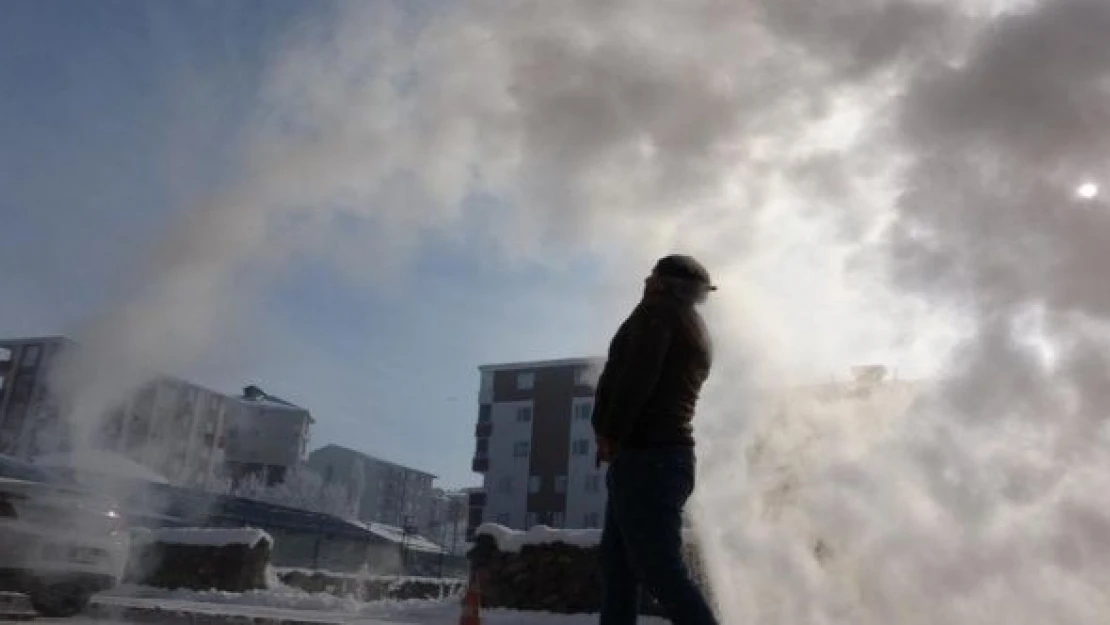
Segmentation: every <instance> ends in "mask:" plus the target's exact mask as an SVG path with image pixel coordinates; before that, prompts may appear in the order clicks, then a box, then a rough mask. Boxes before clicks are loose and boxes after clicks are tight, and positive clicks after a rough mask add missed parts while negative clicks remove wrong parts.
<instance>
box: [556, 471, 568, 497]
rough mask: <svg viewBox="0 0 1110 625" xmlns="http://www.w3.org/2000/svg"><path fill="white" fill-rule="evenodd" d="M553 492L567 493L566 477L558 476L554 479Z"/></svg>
mask: <svg viewBox="0 0 1110 625" xmlns="http://www.w3.org/2000/svg"><path fill="white" fill-rule="evenodd" d="M555 492H557V493H565V492H567V476H565V475H560V476H557V477H556V478H555Z"/></svg>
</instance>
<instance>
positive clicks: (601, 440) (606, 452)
mask: <svg viewBox="0 0 1110 625" xmlns="http://www.w3.org/2000/svg"><path fill="white" fill-rule="evenodd" d="M614 456H616V450H615V449H614V448H613V443H612V441H610V440H609V439H608V438H605V437H604V436H598V437H597V456H596V458H595V459H594V465H595V466H598V467H600V466H601V463H602V462H612V461H613V458H614Z"/></svg>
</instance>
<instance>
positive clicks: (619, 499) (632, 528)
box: [593, 255, 717, 625]
mask: <svg viewBox="0 0 1110 625" xmlns="http://www.w3.org/2000/svg"><path fill="white" fill-rule="evenodd" d="M715 289H716V287H714V286H712V283H711V282H710V280H709V273H708V272H707V271H706V270H705V268H704V267H703V266H702V265H701V264H700V263H698V262H697V261H696V260H694V259H693V258H690V257H689V256H678V255H676V256H667V257H666V258H663V259H661V260H660V261H659V262H658V263H656V265H655V268H654V270H653V271H652V273H651V275H650V276H649V277H648V278H647V281H646V284H645V288H644V296H643V299H642V300H641V302H640V303H639V305H637V306H636V308H635V310H633V311H632V314H631V315H630V316H629V317H628V319H627V320H626V321H625V322H624V323H623V324H621V326H620V329H619V330H617V333H616V336H614V337H613V341H612V344H611V345H610V347H609V358H608V361H607V362H606V364H605V369H604V371H603V372H602V374H601V378H600V379H599V380H598V385H597V393H596V397H595V399H594V414H593V426H594V432H595V434H596V436H597V445H598V458H597V461H598V463H599V464H600V463H601V462H608V463H610V464H609V472H608V476H607V478H606V485H607V487H608V491H609V498H608V502H607V504H606V509H605V529H604V530H603V532H602V539H601V561H602V574H603V579H604V585H605V588H604V593H605V594H604V601H603V603H602V608H601V625H633V624H634V623H635V622H636V618H637V609H638V606H639V598H640V589H641V587H643V588H645V589H646V590H647V591H648V592H649V593H651V595H652V596H654V597H655V599H656V600H657V601H658V602H659V604H660V605H661V606H662V607H663V609H664V610H665V611H666V613H667V616H668V617H670V619H671V621H672V622H674V623H675V624H676V625H711V624H716V622H717V620H716V618H715V617H714V616H713V612H712V610H711V609H710V607H709V604H708V602H707V601H706V599H705V596H704V595H703V594H702V592H701V590H700V589H699V588H698V586H697V585H696V584H695V583H694V582H693V580H692V579H691V577H690V573H689V571H688V570H687V568H686V564H685V562H684V561H683V559H682V511H683V508H684V506H685V505H686V501H687V499H689V497H690V495H691V493H692V492H693V490H694V468H695V457H694V434H693V427H692V425H691V420H692V419H693V417H694V409H695V407H696V406H697V401H698V395H699V393H700V392H701V387H702V384H704V382H705V380H706V378H708V377H709V369H710V365H711V361H712V349H711V344H710V340H709V334H708V332H707V331H706V328H705V323H704V322H703V321H702V318H701V315H700V314H698V312H697V310H696V309H695V306H696V305H697V304H700V303H702V302H704V301H705V299H706V297H707V296H708V294H709V292H710V291H713V290H715Z"/></svg>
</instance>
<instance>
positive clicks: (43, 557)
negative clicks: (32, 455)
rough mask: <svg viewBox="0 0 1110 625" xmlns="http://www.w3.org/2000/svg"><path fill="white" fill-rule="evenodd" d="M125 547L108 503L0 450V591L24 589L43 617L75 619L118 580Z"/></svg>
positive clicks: (121, 530) (119, 525)
mask: <svg viewBox="0 0 1110 625" xmlns="http://www.w3.org/2000/svg"><path fill="white" fill-rule="evenodd" d="M128 546H129V540H128V536H127V532H126V531H125V529H124V527H123V522H122V517H121V515H120V513H119V511H118V510H117V508H116V507H115V505H113V504H112V503H111V502H109V501H106V500H104V499H102V498H99V497H96V496H93V495H91V494H88V493H84V492H81V491H80V490H78V489H77V488H76V487H73V486H71V485H69V484H67V483H66V482H65V481H64V480H63V479H61V478H60V477H59V476H57V475H55V474H53V473H51V472H48V471H46V470H43V469H41V468H39V467H36V466H33V465H30V464H27V463H24V462H21V461H19V460H16V459H14V458H11V457H9V456H4V455H0V590H7V591H14V592H21V593H26V594H27V595H28V596H29V598H30V601H31V605H32V606H33V607H34V608H35V610H36V611H38V612H39V613H40V614H42V615H44V616H51V617H68V616H73V615H75V614H78V613H80V612H81V611H82V610H84V608H85V606H86V605H87V604H88V602H89V599H90V598H91V597H92V595H93V594H95V593H97V592H101V591H103V590H107V589H109V588H111V587H113V586H115V585H116V584H118V583H119V581H120V577H121V576H122V575H123V570H124V567H125V566H126V563H127V553H128Z"/></svg>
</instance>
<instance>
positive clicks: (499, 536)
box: [475, 523, 694, 553]
mask: <svg viewBox="0 0 1110 625" xmlns="http://www.w3.org/2000/svg"><path fill="white" fill-rule="evenodd" d="M475 536H489V537H490V538H492V539H493V540H494V541H496V542H497V549H498V550H499V551H501V552H502V553H519V552H520V549H521V548H522V547H524V546H525V545H532V546H535V545H555V544H563V545H568V546H570V547H581V548H583V549H589V548H591V547H597V546H598V545H600V544H601V530H598V529H590V530H584V529H583V530H564V529H555V528H551V527H547V526H546V525H537V526H535V527H533V528H532V529H530V530H528V531H527V532H521V531H519V530H512V529H509V528H507V527H505V526H503V525H498V524H496V523H484V524H482V525H480V526H478V529H477V530H476V531H475ZM682 537H683V539H684V540H685V541H686V542H693V541H694V533H693V531H691V530H688V529H687V530H683V532H682Z"/></svg>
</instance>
